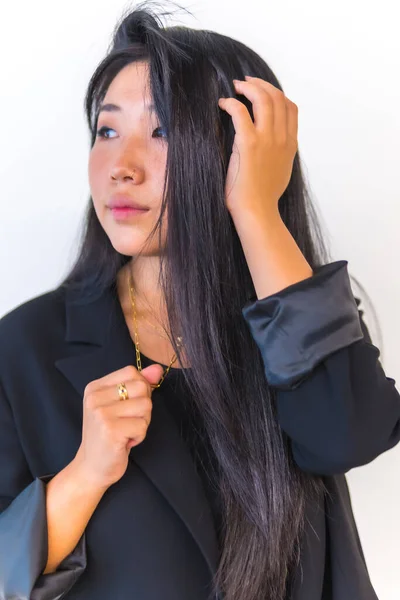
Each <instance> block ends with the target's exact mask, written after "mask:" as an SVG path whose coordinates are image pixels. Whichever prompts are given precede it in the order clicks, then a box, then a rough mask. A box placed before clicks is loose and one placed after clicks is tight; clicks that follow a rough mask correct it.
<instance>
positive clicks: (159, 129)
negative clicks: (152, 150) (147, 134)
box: [153, 127, 167, 137]
mask: <svg viewBox="0 0 400 600" xmlns="http://www.w3.org/2000/svg"><path fill="white" fill-rule="evenodd" d="M154 131H165V137H167V128H166V127H156V129H154ZM154 131H153V133H154ZM153 137H154V136H153ZM156 137H157V136H156Z"/></svg>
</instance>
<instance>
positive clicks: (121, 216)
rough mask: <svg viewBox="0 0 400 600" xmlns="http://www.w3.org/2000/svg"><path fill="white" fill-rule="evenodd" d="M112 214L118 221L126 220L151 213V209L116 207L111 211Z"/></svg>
mask: <svg viewBox="0 0 400 600" xmlns="http://www.w3.org/2000/svg"><path fill="white" fill-rule="evenodd" d="M110 210H111V213H112V215H113V217H114V219H116V220H118V221H119V220H126V219H130V218H132V217H138V216H140V215H144V214H145V213H147V212H149V209H148V208H146V209H139V208H132V207H131V206H114V207H113V208H111V209H110Z"/></svg>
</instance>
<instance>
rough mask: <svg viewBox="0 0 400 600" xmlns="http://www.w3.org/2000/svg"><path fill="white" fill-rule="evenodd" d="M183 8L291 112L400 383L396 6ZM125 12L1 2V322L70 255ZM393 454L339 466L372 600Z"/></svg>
mask: <svg viewBox="0 0 400 600" xmlns="http://www.w3.org/2000/svg"><path fill="white" fill-rule="evenodd" d="M181 2H182V3H184V5H185V6H186V7H187V8H189V9H190V10H191V11H192V13H193V14H194V18H190V17H189V16H187V15H185V13H184V12H181V13H179V14H178V16H177V20H178V21H179V22H181V23H185V24H187V25H189V26H193V27H196V28H208V29H214V30H216V31H219V32H221V33H225V34H227V35H231V36H232V37H235V38H237V39H240V40H241V41H243V42H244V43H246V44H248V45H249V46H251V47H253V48H254V49H255V50H256V51H258V52H259V53H260V54H261V55H262V56H263V57H264V59H265V60H266V61H267V62H268V63H269V64H270V66H271V67H272V69H273V70H274V71H275V73H276V75H277V76H278V78H279V79H280V81H281V83H282V85H283V88H284V90H285V93H286V95H287V96H288V97H289V98H291V99H292V100H293V101H294V102H296V104H297V105H298V106H299V146H300V150H301V152H302V156H303V160H304V163H305V167H306V168H307V173H308V179H309V183H310V185H311V189H312V192H313V197H314V199H315V201H316V203H317V204H318V206H319V207H320V211H321V213H322V217H323V221H324V223H325V226H326V227H327V228H328V231H329V234H330V239H331V245H332V249H333V250H334V256H335V260H336V259H343V258H345V259H346V260H348V261H349V271H350V273H352V274H353V275H355V276H356V277H357V278H358V279H359V280H360V281H361V283H362V284H363V285H364V286H365V288H366V290H367V292H368V294H369V295H370V297H371V299H372V302H373V304H374V306H375V308H376V311H377V315H378V318H379V320H380V323H381V326H382V333H383V342H384V350H385V352H384V356H383V364H384V368H385V371H386V374H387V375H388V376H390V377H393V378H394V379H396V380H400V365H399V361H398V339H399V336H400V319H399V309H398V307H399V302H400V278H399V276H398V271H397V260H398V259H399V258H400V242H399V238H398V236H397V235H396V234H397V230H398V219H399V217H400V191H399V178H398V174H399V161H400V152H399V139H400V112H399V106H400V84H399V76H398V74H399V73H400V36H399V35H398V22H399V21H398V17H397V10H398V8H397V3H396V2H395V0H392V1H390V0H381V1H380V3H379V4H378V3H373V2H370V1H367V0H364V1H361V0H352V1H349V0H347V1H346V0H336V2H334V3H327V2H321V1H318V0H302V1H301V2H299V1H298V0H279V1H278V0H275V1H274V2H272V1H269V2H268V1H267V0H248V1H247V2H245V3H243V2H235V1H234V0H229V1H228V0H218V2H215V1H212V0H198V1H197V2H196V3H195V2H191V3H190V4H189V3H185V2H184V0H181ZM124 6H125V3H124V2H121V1H120V0H112V1H111V0H107V1H106V0H96V1H95V0H85V2H82V1H81V0H80V1H79V2H78V1H77V0H69V2H68V3H67V2H63V3H59V2H54V1H52V2H50V1H49V0H41V2H33V3H32V2H28V1H27V0H20V1H19V2H17V3H15V4H14V3H11V2H10V1H9V2H8V3H7V2H2V3H1V5H0V21H1V23H2V32H1V36H0V72H1V82H2V84H1V94H0V116H1V145H0V158H1V160H0V173H1V205H0V206H1V219H0V257H1V260H0V279H1V281H2V293H1V296H0V315H1V314H4V313H5V312H7V311H8V310H10V309H11V308H13V307H14V306H16V305H17V304H19V303H21V302H23V301H25V300H27V299H29V298H31V297H33V296H34V295H38V294H40V293H42V292H44V291H47V290H49V289H51V288H52V287H54V286H55V285H56V284H57V283H58V281H59V280H60V279H61V277H62V276H63V275H64V274H65V272H66V270H67V267H68V266H69V264H70V262H71V260H72V257H73V255H74V247H75V246H74V242H75V240H76V236H77V232H78V227H79V224H80V220H81V216H82V214H83V209H84V206H85V205H86V201H87V198H88V194H89V188H88V181H87V159H88V148H89V138H88V135H87V131H86V126H85V122H84V115H83V96H84V92H85V87H86V84H87V82H88V80H89V77H90V75H91V73H92V71H93V69H94V68H95V66H96V63H97V62H98V61H99V60H100V59H101V57H102V55H103V52H105V50H106V47H107V45H108V43H109V39H110V35H111V32H112V28H113V27H114V24H115V20H116V18H117V17H119V16H120V14H121V10H122V8H123V7H124ZM396 259H397V260H396ZM370 314H371V313H369V314H368V312H367V314H366V315H365V318H366V321H367V323H368V324H369V325H370V326H371V330H372V333H373V335H375V329H374V325H373V322H372V321H370V320H369V319H370ZM375 339H376V338H375ZM377 402H379V398H377ZM399 459H400V446H398V447H396V448H395V449H393V450H391V451H390V452H388V453H386V454H384V455H382V456H381V457H379V458H378V459H376V460H375V461H374V462H373V463H372V464H370V465H367V466H365V467H362V468H359V469H355V470H353V471H351V472H350V473H349V474H348V480H349V483H350V488H351V493H352V499H353V505H354V511H355V516H356V520H357V523H358V526H359V531H360V536H361V539H362V543H363V547H364V551H365V554H366V558H367V563H368V566H369V570H370V573H371V578H372V581H373V584H374V585H375V588H376V590H377V594H378V597H379V599H380V600H398V599H399V597H400V573H399V558H400V552H399V548H398V546H399V543H398V540H399V539H400V518H399V511H398V506H399V501H400V477H399V466H398V464H399Z"/></svg>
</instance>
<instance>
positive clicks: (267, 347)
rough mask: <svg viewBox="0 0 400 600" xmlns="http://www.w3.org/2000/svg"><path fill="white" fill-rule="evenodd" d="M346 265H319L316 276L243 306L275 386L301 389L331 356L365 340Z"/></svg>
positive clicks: (244, 314) (270, 379) (333, 263)
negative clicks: (321, 363)
mask: <svg viewBox="0 0 400 600" xmlns="http://www.w3.org/2000/svg"><path fill="white" fill-rule="evenodd" d="M347 264H348V261H346V260H339V261H335V262H332V263H329V264H326V265H322V266H320V267H317V268H316V269H314V274H313V275H312V277H309V278H307V279H304V280H302V281H299V282H298V283H294V284H293V285H290V286H288V287H287V288H285V289H283V290H281V291H280V292H278V293H276V294H273V295H272V296H268V297H267V298H262V299H260V300H258V299H254V298H252V299H250V300H249V301H248V302H247V303H246V304H245V306H244V307H243V309H242V314H243V316H244V318H245V320H246V322H247V324H248V326H249V328H250V331H251V334H252V336H253V338H254V340H255V342H256V343H257V345H258V347H259V349H260V351H261V354H262V358H263V361H264V365H265V374H266V377H267V381H268V383H269V384H270V385H271V386H274V387H277V388H281V389H294V388H296V387H297V386H298V385H300V383H302V381H303V380H304V379H306V378H307V377H308V376H309V375H310V373H311V372H312V371H313V369H314V368H315V367H316V366H317V365H318V364H319V363H320V362H322V361H323V360H324V359H325V358H326V357H327V356H329V355H330V354H332V353H333V352H336V351H337V350H340V349H341V348H344V347H346V346H349V345H350V344H352V343H354V342H357V341H359V340H361V339H363V332H362V329H361V324H360V317H359V313H358V307H357V302H356V300H355V298H354V296H353V293H352V290H351V285H350V279H349V276H348V272H347Z"/></svg>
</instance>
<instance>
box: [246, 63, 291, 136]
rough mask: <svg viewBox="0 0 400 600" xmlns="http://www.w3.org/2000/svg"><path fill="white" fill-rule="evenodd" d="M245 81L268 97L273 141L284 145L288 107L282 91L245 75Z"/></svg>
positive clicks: (259, 79) (262, 80)
mask: <svg viewBox="0 0 400 600" xmlns="http://www.w3.org/2000/svg"><path fill="white" fill-rule="evenodd" d="M246 80H248V81H249V83H253V85H255V86H259V88H260V89H262V90H263V91H264V92H265V93H266V94H268V95H269V96H270V98H271V100H272V103H273V113H274V124H273V132H274V139H275V140H276V142H277V143H278V144H280V145H284V144H286V142H287V139H288V107H287V103H286V100H287V98H286V96H285V94H284V93H283V92H282V90H280V89H278V88H277V87H276V86H274V85H272V83H269V82H268V81H265V80H264V79H261V78H259V77H249V76H247V75H246Z"/></svg>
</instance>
